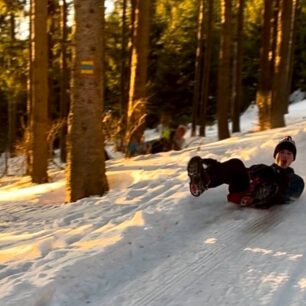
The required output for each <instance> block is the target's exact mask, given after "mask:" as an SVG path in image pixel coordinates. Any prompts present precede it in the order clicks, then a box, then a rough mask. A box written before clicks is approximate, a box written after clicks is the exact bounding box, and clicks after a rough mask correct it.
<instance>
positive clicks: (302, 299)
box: [0, 122, 306, 306]
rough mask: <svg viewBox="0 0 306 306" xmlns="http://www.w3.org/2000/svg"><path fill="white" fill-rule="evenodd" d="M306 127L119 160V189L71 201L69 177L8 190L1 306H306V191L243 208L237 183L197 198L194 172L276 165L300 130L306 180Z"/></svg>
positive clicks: (2, 224)
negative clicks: (214, 163) (66, 200)
mask: <svg viewBox="0 0 306 306" xmlns="http://www.w3.org/2000/svg"><path fill="white" fill-rule="evenodd" d="M304 126H305V124H304V123H303V122H299V123H296V124H292V125H290V126H288V127H286V128H283V129H276V130H273V131H266V132H261V133H250V134H245V135H243V136H241V137H240V136H235V137H233V138H231V139H228V140H225V141H220V142H210V143H206V144H201V143H200V144H197V145H195V146H194V147H192V148H188V149H186V150H184V151H181V152H168V153H164V154H157V155H147V156H139V157H136V158H133V159H130V160H124V159H122V160H114V161H109V162H108V163H107V175H108V179H109V182H110V185H111V188H110V192H109V193H108V194H107V195H105V196H104V197H90V198H86V199H82V200H80V201H78V202H76V203H72V204H68V205H67V204H63V202H62V201H59V199H60V198H61V197H62V198H63V195H64V192H63V191H64V190H63V189H64V178H63V174H55V173H54V175H53V177H52V178H53V182H52V183H50V184H45V186H43V185H42V186H32V185H30V184H29V182H28V181H27V179H26V178H24V179H23V180H21V181H19V182H16V183H14V184H11V185H7V186H3V187H2V188H1V190H0V210H1V211H0V228H1V232H0V305H1V306H2V305H3V306H64V305H67V306H72V305H73V306H84V305H94V306H131V305H133V306H134V305H135V306H136V305H141V306H143V305H150V306H155V305H156V306H160V305H167V306H168V305H172V306H174V305H176V306H190V305H192V306H203V305H209V306H210V305H211V306H215V305H232V306H234V305H235V306H236V305H241V306H245V305H252V306H257V305H275V306H280V305H284V306H285V305H286V306H287V305H297V306H300V305H306V296H305V290H306V268H305V267H306V262H305V260H306V257H305V255H306V254H305V250H306V239H305V232H306V231H305V229H306V228H305V217H306V205H305V195H304V194H303V195H302V197H301V198H300V199H299V200H298V201H296V202H294V203H292V204H290V205H282V206H275V207H273V208H271V209H269V210H256V209H250V208H243V209H242V208H239V207H238V206H236V205H234V204H230V203H227V202H226V200H225V199H226V194H227V187H226V186H220V187H218V188H215V189H211V190H208V191H206V192H205V193H204V194H203V195H202V196H200V197H199V198H193V197H192V196H191V195H190V194H189V191H188V177H187V173H186V164H187V162H188V160H189V159H190V157H191V156H194V155H196V154H199V155H201V156H206V157H212V158H217V159H218V160H221V161H222V160H226V159H228V158H231V157H238V158H242V159H243V160H244V161H245V162H246V164H247V165H251V164H254V163H262V162H263V163H268V164H269V163H271V162H272V152H273V149H274V146H275V143H276V142H277V141H278V140H279V139H280V138H281V137H282V136H283V135H288V134H289V135H291V136H293V138H294V139H295V141H296V143H297V147H298V154H297V160H296V162H295V163H294V164H293V167H294V168H295V169H296V172H297V173H298V174H299V175H301V176H302V177H303V179H304V180H306V167H305V161H306V156H305V153H304V152H306V137H305V132H306V128H305V127H304ZM13 187H15V189H13ZM44 188H45V191H44ZM25 199H26V200H25ZM55 200H56V201H55Z"/></svg>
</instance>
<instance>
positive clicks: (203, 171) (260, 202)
mask: <svg viewBox="0 0 306 306" xmlns="http://www.w3.org/2000/svg"><path fill="white" fill-rule="evenodd" d="M296 153H297V150H296V146H295V142H294V140H293V139H292V137H291V136H286V137H284V138H283V139H282V140H281V141H280V142H279V143H278V144H277V145H276V147H275V149H274V153H273V158H274V163H273V164H272V165H271V166H268V165H264V164H257V165H253V166H251V167H250V168H247V167H245V165H244V163H243V162H242V161H241V160H240V159H238V158H233V159H230V160H228V161H225V162H223V163H221V162H219V161H217V160H215V159H212V158H203V159H202V158H201V157H199V156H194V157H192V158H191V159H190V161H189V162H188V165H187V172H188V176H189V178H190V183H189V187H190V192H191V194H192V195H193V196H195V197H198V196H200V195H201V194H202V193H203V192H204V191H205V190H207V189H210V188H214V187H217V186H220V185H222V184H227V185H228V189H229V194H228V195H227V199H228V201H229V202H233V203H236V204H240V205H241V206H249V207H262V208H268V207H270V206H273V205H276V204H285V203H289V202H290V201H292V200H294V199H297V198H299V197H300V196H301V194H302V192H303V190H304V185H305V184H304V181H303V179H302V178H301V177H300V176H299V175H297V174H295V173H294V170H293V169H292V168H291V167H290V165H291V164H292V163H293V161H294V160H295V158H296Z"/></svg>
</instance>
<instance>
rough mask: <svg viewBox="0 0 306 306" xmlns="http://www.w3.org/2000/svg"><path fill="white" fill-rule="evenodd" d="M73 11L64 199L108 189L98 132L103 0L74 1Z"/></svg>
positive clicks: (96, 193) (78, 197)
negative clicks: (73, 31) (71, 70)
mask: <svg viewBox="0 0 306 306" xmlns="http://www.w3.org/2000/svg"><path fill="white" fill-rule="evenodd" d="M74 10H75V33H74V35H75V37H74V39H75V41H74V46H75V50H74V51H75V53H74V58H73V77H72V89H71V90H72V96H71V107H70V113H69V122H68V124H69V134H68V146H67V153H68V154H67V171H66V202H73V201H76V200H78V199H81V198H84V197H88V196H91V195H103V194H104V193H105V192H106V191H107V190H108V183H107V179H106V175H105V157H104V139H103V131H102V108H103V83H102V82H103V65H102V59H103V40H104V38H103V34H104V32H103V19H104V18H103V16H104V1H100V0H87V1H83V0H75V1H74Z"/></svg>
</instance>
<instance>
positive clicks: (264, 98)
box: [256, 0, 273, 131]
mask: <svg viewBox="0 0 306 306" xmlns="http://www.w3.org/2000/svg"><path fill="white" fill-rule="evenodd" d="M272 8H273V1H270V0H265V2H264V14H263V26H262V36H261V52H260V64H259V69H260V71H259V85H258V90H257V93H256V104H257V107H258V120H259V127H260V130H262V131H263V130H267V129H269V128H270V114H271V98H272V78H273V67H272V64H273V62H272V60H271V58H270V52H271V50H272V45H271V44H272V39H271V36H272V24H271V19H272V16H273V14H272V11H273V10H272Z"/></svg>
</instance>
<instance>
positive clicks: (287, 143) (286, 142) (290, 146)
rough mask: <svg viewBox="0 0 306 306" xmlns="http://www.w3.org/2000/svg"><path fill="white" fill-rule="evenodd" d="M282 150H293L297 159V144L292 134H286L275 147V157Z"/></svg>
mask: <svg viewBox="0 0 306 306" xmlns="http://www.w3.org/2000/svg"><path fill="white" fill-rule="evenodd" d="M281 150H288V151H290V152H292V154H293V160H295V157H296V146H295V142H294V140H293V139H292V137H291V136H286V137H284V138H283V139H282V140H281V141H280V142H279V143H278V144H277V146H276V147H275V149H274V153H273V157H274V158H275V157H276V155H277V153H278V152H279V151H281Z"/></svg>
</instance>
